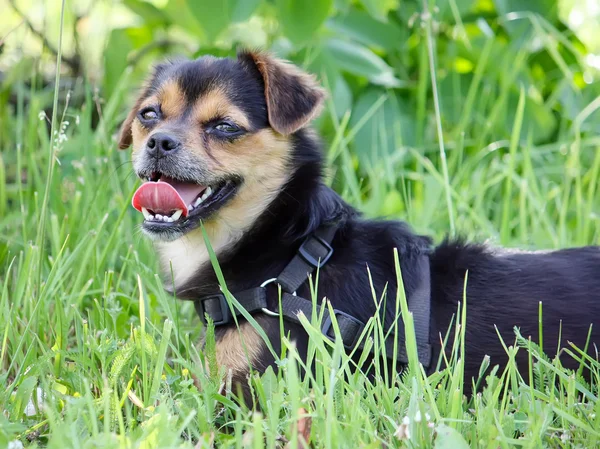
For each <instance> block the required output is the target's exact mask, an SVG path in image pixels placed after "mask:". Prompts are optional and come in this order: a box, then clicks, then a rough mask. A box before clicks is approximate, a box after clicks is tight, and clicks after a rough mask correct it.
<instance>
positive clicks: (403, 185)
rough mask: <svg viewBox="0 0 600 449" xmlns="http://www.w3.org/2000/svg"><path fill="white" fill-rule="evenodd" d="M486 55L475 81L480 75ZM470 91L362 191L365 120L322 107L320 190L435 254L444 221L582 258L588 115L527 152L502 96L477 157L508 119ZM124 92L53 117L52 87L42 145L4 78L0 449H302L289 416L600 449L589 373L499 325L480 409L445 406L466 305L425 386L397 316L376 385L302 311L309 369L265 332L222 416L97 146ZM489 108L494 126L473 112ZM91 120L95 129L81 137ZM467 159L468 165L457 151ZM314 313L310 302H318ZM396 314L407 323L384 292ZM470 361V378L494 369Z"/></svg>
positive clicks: (338, 436) (593, 237)
mask: <svg viewBox="0 0 600 449" xmlns="http://www.w3.org/2000/svg"><path fill="white" fill-rule="evenodd" d="M540 26H542V25H540ZM544 32H545V33H546V37H547V38H548V39H557V38H558V37H557V35H556V34H555V32H554V31H553V30H550V31H548V30H547V29H545V31H544ZM486 48H487V47H486ZM428 49H429V50H427V49H424V52H425V53H424V55H425V60H424V61H425V63H424V64H423V65H422V69H423V73H421V78H420V81H419V86H420V87H418V89H422V90H423V92H424V93H423V95H426V93H427V89H428V87H427V84H426V81H427V79H428V78H427V77H428V74H427V71H428V70H429V69H428V67H427V60H428V59H427V58H429V61H433V56H434V55H433V53H431V52H432V51H433V46H430V47H428ZM428 51H429V55H428V53H427V52H428ZM486 55H488V53H484V54H483V55H482V58H481V59H480V61H479V63H478V64H480V65H478V67H476V71H475V74H476V75H477V73H481V70H483V66H485V65H486V64H489V63H490V61H489V59H488V57H489V56H486ZM59 62H60V57H59ZM518 63H519V58H518V57H517V59H516V61H515V65H518ZM57 73H58V72H57ZM510 75H511V74H510V73H508V76H509V79H510ZM564 76H565V77H566V76H567V74H565V75H564ZM423 80H425V81H423ZM432 81H433V82H434V84H433V87H435V78H433V79H432ZM480 81H481V79H480V77H478V76H475V77H474V78H473V81H472V83H471V85H470V87H469V90H468V92H467V93H466V101H465V107H464V109H463V111H462V114H461V116H460V119H459V121H458V123H459V124H458V125H457V126H456V128H454V129H444V127H443V126H442V121H443V117H441V116H440V113H439V109H437V110H438V113H437V114H435V115H433V120H434V123H435V126H436V128H437V129H438V137H439V142H440V144H441V142H442V138H444V139H445V143H444V145H442V146H438V145H431V144H423V146H422V147H419V148H410V147H406V146H402V145H400V146H399V147H398V149H397V152H395V153H394V155H393V156H392V157H391V158H390V159H389V160H385V161H382V164H381V166H374V167H371V168H370V169H369V170H370V172H369V174H368V177H367V179H363V178H361V176H360V175H359V174H358V172H357V170H356V169H355V159H354V155H353V153H352V151H351V150H350V147H349V143H350V141H351V140H352V138H353V136H355V135H356V133H357V132H358V130H359V128H360V126H363V125H364V123H366V121H367V118H365V119H364V120H361V121H358V122H357V123H356V125H354V126H351V125H350V121H349V118H350V114H351V113H349V114H346V115H344V116H342V118H341V119H340V120H338V119H337V118H336V117H337V115H336V114H335V113H334V111H335V110H334V109H333V108H334V107H335V105H334V104H331V105H330V108H329V111H328V112H329V114H330V117H331V118H332V122H333V123H334V133H333V135H332V136H331V139H330V140H329V141H330V142H331V143H330V145H329V147H328V148H327V149H326V154H327V156H328V162H329V164H330V165H331V168H332V171H331V173H330V176H329V177H328V180H329V182H331V183H332V184H333V185H335V186H336V188H338V189H339V190H340V192H341V193H342V195H343V196H344V197H345V198H346V199H348V200H349V201H350V202H351V203H353V204H355V205H356V206H357V207H358V208H360V209H361V210H363V211H364V212H365V213H366V214H367V215H369V216H375V215H381V214H385V213H387V211H389V210H390V208H389V204H390V201H392V202H393V201H395V199H397V198H398V197H399V198H400V200H401V203H402V205H403V206H402V217H398V216H397V217H396V218H407V219H408V220H409V221H410V222H411V224H413V226H414V227H415V228H416V229H417V230H418V231H420V232H427V233H431V234H433V235H434V236H435V237H436V238H438V239H439V238H441V237H442V236H443V235H445V234H446V233H447V232H448V231H449V230H450V229H452V227H453V226H454V227H455V229H456V231H457V233H460V234H463V235H466V236H467V237H470V238H477V239H483V238H491V239H492V240H494V241H495V242H496V243H502V244H505V245H514V246H520V247H538V248H556V247H563V246H569V245H580V244H588V243H598V233H599V230H600V221H599V219H598V214H599V211H598V204H600V194H599V192H598V188H597V186H598V182H599V181H600V175H599V170H600V156H599V155H600V151H599V144H600V140H599V139H598V138H597V137H589V136H587V135H584V134H582V133H581V124H582V122H583V121H585V119H586V117H588V116H589V114H590V113H591V112H593V110H595V109H597V108H598V106H599V105H598V104H597V102H594V103H593V104H590V105H589V108H588V109H586V110H584V111H582V113H581V115H580V117H579V120H578V121H577V122H576V123H575V125H574V129H565V130H563V131H562V132H561V133H560V135H559V136H557V139H556V142H555V143H552V144H549V145H544V146H536V145H534V144H533V143H532V142H531V141H530V140H529V139H527V138H526V137H525V138H523V136H522V135H521V133H520V130H521V129H522V125H523V123H522V121H523V110H524V108H525V103H524V102H523V101H520V102H519V105H518V107H517V113H516V115H515V121H514V126H513V130H514V131H513V136H512V138H511V139H510V141H506V142H505V141H497V142H489V141H488V136H489V126H492V124H493V122H494V121H496V120H499V119H500V118H503V114H506V113H507V112H506V108H505V101H506V98H505V91H504V90H503V89H504V88H505V87H504V86H501V88H500V90H499V91H498V92H497V95H496V96H491V97H490V96H488V97H486V98H483V97H485V95H484V94H485V92H483V89H484V88H483V86H482V85H481V83H480ZM134 82H135V81H134V80H131V79H129V75H128V74H127V73H126V74H124V76H123V78H122V80H121V83H120V85H119V86H118V88H117V89H116V91H115V93H114V94H113V96H112V97H111V98H109V99H107V101H106V103H102V102H100V101H99V100H98V98H97V96H96V95H95V93H94V92H93V91H92V89H91V88H90V87H86V88H85V89H86V90H85V95H84V101H83V103H82V104H80V105H76V106H68V107H67V108H64V109H63V110H59V108H58V104H63V105H64V103H65V102H64V100H65V99H66V98H67V97H68V92H66V91H65V90H62V89H61V88H60V86H59V84H58V83H57V84H56V86H55V88H54V91H53V94H54V99H55V101H54V108H53V112H52V118H51V119H50V123H51V130H57V131H58V134H59V136H58V137H57V138H58V141H59V142H60V146H59V147H56V143H55V140H54V139H55V135H54V133H52V132H51V133H50V136H49V135H48V124H47V118H45V117H44V116H42V120H40V116H39V112H40V105H41V104H43V97H44V95H46V92H44V91H43V90H42V89H37V88H36V87H35V84H33V86H34V87H31V88H27V87H26V85H25V84H23V83H20V82H17V83H15V91H16V92H17V98H16V106H15V108H14V111H15V112H14V114H12V115H10V116H8V121H7V122H5V123H2V124H0V127H1V132H2V141H1V142H2V148H1V156H2V157H1V159H0V182H1V184H0V211H3V214H2V216H1V217H0V282H1V289H0V314H1V316H2V318H1V319H0V386H1V388H0V409H1V410H2V413H1V414H0V447H6V446H8V444H9V443H11V444H12V446H11V447H19V446H18V445H17V443H16V442H17V441H18V442H21V443H23V444H24V445H26V446H35V445H38V446H48V447H57V448H59V447H60V448H61V449H62V448H70V447H72V448H80V447H94V446H102V447H115V448H116V447H199V448H200V447H207V448H208V447H213V445H218V446H219V447H237V448H239V447H263V446H267V447H281V446H284V445H286V444H287V445H289V446H288V447H302V445H303V443H302V442H299V441H300V440H299V438H298V434H299V423H301V422H303V421H304V422H305V421H306V420H307V419H310V420H311V423H312V428H311V429H312V430H311V439H310V442H311V444H312V445H313V446H314V447H327V448H337V447H348V448H355V447H383V446H391V447H415V448H425V447H435V448H444V447H452V448H462V447H485V448H488V447H489V448H497V447H502V448H507V447H528V448H534V447H589V448H591V447H599V446H600V431H599V430H598V429H600V402H599V401H598V398H597V395H598V385H599V383H600V380H599V375H600V365H599V364H598V362H597V361H595V360H592V359H591V358H589V356H587V355H586V354H585V353H583V352H582V351H581V349H583V348H571V349H570V352H571V353H572V354H573V356H575V357H577V358H578V359H580V360H581V366H582V369H583V368H584V367H586V368H589V369H591V371H592V382H591V384H588V383H587V382H586V381H585V380H583V379H582V378H581V377H580V374H581V372H577V373H572V372H569V371H567V370H565V369H564V368H562V367H561V365H560V362H559V361H558V359H557V358H556V357H555V354H543V353H541V351H540V350H539V347H538V346H537V345H536V344H535V343H534V342H532V341H530V340H528V339H524V338H523V337H521V336H520V335H519V334H518V330H516V332H515V340H514V341H500V339H499V341H498V344H499V345H503V346H504V348H505V350H506V352H507V354H508V356H509V360H511V362H510V363H509V365H508V366H507V367H506V368H505V369H503V370H498V369H497V368H494V369H493V370H492V374H491V375H489V376H486V377H482V378H481V379H479V380H476V382H478V384H479V385H481V386H482V387H483V390H482V392H481V393H480V394H477V395H475V396H473V397H465V396H463V394H462V392H463V390H464V387H465V386H464V385H463V379H462V373H463V357H464V345H463V342H464V332H465V325H466V316H467V314H468V313H469V312H468V310H469V298H467V297H465V298H464V300H463V301H462V302H461V306H460V308H459V309H458V310H457V314H456V317H455V320H454V323H455V325H454V326H453V328H452V329H450V331H449V334H448V335H442V336H441V338H442V339H443V340H444V345H445V346H446V347H447V348H449V349H450V351H449V353H450V354H451V356H450V358H449V359H446V358H444V359H441V360H438V361H436V363H437V365H438V367H439V371H438V372H436V373H435V374H432V375H431V376H429V377H427V376H426V375H425V374H424V372H423V370H422V368H421V367H420V366H419V365H418V363H417V362H416V353H415V340H414V334H413V333H412V325H411V318H410V315H409V314H406V313H404V316H405V323H406V333H407V334H406V336H407V347H408V351H409V355H410V356H411V357H410V358H411V363H410V365H409V366H408V368H407V370H406V371H405V372H404V373H402V374H399V375H398V376H393V377H391V378H390V377H389V376H388V373H387V370H386V369H385V367H384V366H380V365H379V361H377V360H376V362H375V363H376V365H375V366H374V372H375V373H377V374H376V377H375V379H371V378H367V377H365V376H364V375H363V374H361V372H360V371H357V370H355V369H353V367H354V365H353V362H352V359H351V358H350V356H349V355H348V354H346V353H344V351H343V348H342V346H341V344H340V343H339V342H338V343H333V342H331V341H329V340H328V339H326V338H324V337H323V336H322V335H321V333H320V330H319V329H320V327H319V325H318V323H319V319H320V317H319V316H318V315H316V316H314V317H305V319H303V324H304V325H305V327H306V330H307V332H308V333H309V334H310V336H311V339H310V347H309V351H308V353H309V357H308V359H307V360H302V359H300V357H299V356H298V353H297V352H296V349H295V347H294V345H293V342H291V341H289V340H288V339H287V338H286V336H285V335H282V341H283V347H284V353H285V355H286V356H287V357H286V358H285V359H282V360H281V361H280V362H279V367H280V370H279V372H277V373H275V372H274V371H272V370H269V371H267V373H266V374H264V375H263V376H258V375H256V374H253V375H252V376H251V377H250V378H249V380H248V381H249V382H250V384H251V386H252V388H253V391H254V393H255V397H256V404H240V403H238V402H236V401H235V396H236V394H237V392H236V391H235V388H234V387H233V386H232V385H231V381H230V379H229V378H228V377H227V373H220V374H225V377H224V378H222V377H221V376H220V375H219V373H218V372H215V370H214V369H212V370H208V371H205V369H204V366H205V363H204V362H205V361H207V362H208V363H207V365H208V366H213V367H214V364H213V363H211V361H214V348H213V346H212V345H211V344H210V341H211V340H210V338H211V335H212V334H211V329H210V328H209V329H208V331H207V342H208V344H207V350H206V352H205V353H203V352H201V351H200V350H199V349H198V347H197V344H198V341H199V340H200V337H201V334H202V332H203V329H202V326H201V325H200V323H199V321H198V318H197V317H196V316H195V312H194V310H193V307H192V306H191V305H190V304H188V303H183V302H180V301H178V300H176V299H175V298H173V297H171V296H169V295H168V294H166V293H165V292H164V290H163V289H162V286H161V282H160V279H159V278H158V276H157V265H156V262H155V257H154V255H153V252H152V250H151V248H150V246H149V243H148V242H147V241H145V240H144V239H143V238H142V237H141V234H140V233H139V231H138V224H139V217H138V216H137V215H136V214H135V213H134V212H133V210H132V209H131V207H130V198H131V194H132V192H133V191H134V189H135V188H136V185H137V180H136V179H135V177H134V176H133V174H132V167H131V163H130V161H129V155H128V154H127V153H126V152H117V151H115V143H114V140H113V139H112V134H113V132H114V131H115V130H116V128H117V126H118V122H119V119H120V112H121V111H123V110H125V107H126V106H125V100H124V96H125V95H124V94H125V92H127V91H128V90H129V89H130V88H131V87H132V86H133V84H134ZM27 89H28V90H27ZM25 93H27V98H28V100H27V104H25V97H26V95H25ZM423 98H425V97H423ZM521 98H523V97H521ZM59 99H60V100H62V101H61V102H58V100H59ZM385 101H386V98H385V97H382V99H381V100H380V101H378V102H377V103H376V104H374V106H373V108H372V109H371V110H369V112H368V114H374V113H376V111H377V110H378V108H380V107H381V106H382V105H383V104H384V103H385ZM423 101H425V100H423ZM484 102H486V103H484ZM436 106H439V105H437V104H436ZM487 110H491V111H492V114H491V116H487V115H486V116H485V117H484V116H483V114H484V111H487ZM94 111H99V113H100V124H99V125H98V126H92V125H93V113H94ZM420 111H421V112H420V113H418V117H419V122H418V127H419V128H420V129H422V130H424V129H426V128H427V127H428V126H429V124H430V122H429V120H430V119H431V115H430V114H429V113H428V111H427V109H426V105H425V103H423V105H422V109H420ZM59 117H62V119H60V121H59ZM480 123H487V124H488V126H487V127H486V126H480ZM381 132H382V133H385V132H390V131H389V130H386V129H383V130H382V131H381ZM477 146H479V147H478V148H480V151H477V152H474V151H467V150H466V148H467V147H477ZM49 149H50V150H49ZM565 149H567V150H568V151H566V152H565ZM440 151H441V153H440ZM565 153H566V154H565ZM446 154H447V156H448V157H447V160H446V161H445V162H444V163H442V162H441V161H442V160H445V159H444V158H445V155H446ZM440 155H444V156H440ZM55 158H56V159H55ZM55 161H56V162H57V163H56V165H55ZM390 173H392V174H394V177H393V178H390ZM444 202H445V203H446V204H447V207H444V206H442V205H443V204H444ZM450 206H452V207H450ZM452 223H454V225H452ZM215 269H217V270H218V266H217V265H215ZM397 269H398V273H399V272H400V269H401V267H397ZM222 281H223V282H224V284H223V286H224V287H225V284H226V279H224V280H222ZM315 281H316V280H315ZM466 281H467V282H468V280H466ZM230 300H231V301H232V303H233V305H234V306H235V298H233V297H230ZM314 300H315V301H317V302H318V303H319V304H320V300H321V298H318V297H315V298H314ZM373 300H374V301H376V302H378V301H380V300H381V298H377V297H374V298H373ZM399 301H400V303H399V304H398V306H399V310H404V312H406V303H405V299H404V298H403V296H402V295H399ZM542 313H543V308H541V309H540V314H542ZM247 318H249V319H251V317H250V316H248V317H247ZM254 324H256V323H254ZM334 328H335V326H334ZM540 332H543V330H542V329H541V330H540ZM383 337H384V332H383V330H382V329H381V328H380V326H379V323H378V321H377V320H373V321H372V322H371V323H369V327H368V329H367V330H366V332H365V334H364V335H363V338H364V339H366V340H367V341H370V343H368V345H375V347H376V348H377V347H379V348H382V346H383V345H382V338H383ZM541 338H542V337H540V339H541ZM368 345H367V347H368ZM518 351H527V352H528V354H529V356H530V360H531V364H530V366H529V371H528V375H526V376H524V377H522V375H521V374H519V373H518V372H517V371H516V367H515V364H514V362H513V361H514V356H515V354H516V353H517V352H518ZM481 363H482V372H484V371H485V368H486V367H487V366H488V365H489V364H490V363H491V364H492V365H493V364H494V360H491V361H490V360H488V359H485V360H482V361H481ZM580 371H581V370H580ZM302 373H305V374H302ZM256 405H259V406H260V410H261V411H260V412H257V411H255V410H256V407H255V406H256Z"/></svg>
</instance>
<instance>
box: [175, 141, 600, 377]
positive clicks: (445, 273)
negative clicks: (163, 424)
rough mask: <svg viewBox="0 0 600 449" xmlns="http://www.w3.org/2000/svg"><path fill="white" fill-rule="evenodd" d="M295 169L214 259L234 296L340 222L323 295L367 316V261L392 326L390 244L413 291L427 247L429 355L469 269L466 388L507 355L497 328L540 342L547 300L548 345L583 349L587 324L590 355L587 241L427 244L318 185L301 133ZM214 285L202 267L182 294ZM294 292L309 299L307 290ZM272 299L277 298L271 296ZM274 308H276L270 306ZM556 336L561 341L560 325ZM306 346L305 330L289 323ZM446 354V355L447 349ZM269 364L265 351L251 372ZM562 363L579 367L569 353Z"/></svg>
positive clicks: (597, 318)
mask: <svg viewBox="0 0 600 449" xmlns="http://www.w3.org/2000/svg"><path fill="white" fill-rule="evenodd" d="M294 151H295V153H294V156H295V157H294V159H293V164H294V168H295V175H294V177H293V178H292V179H291V181H290V182H289V183H288V184H287V185H286V187H285V188H284V189H283V190H282V192H281V193H280V195H279V196H278V197H277V199H276V200H275V201H274V202H273V204H272V205H271V207H270V208H269V209H268V210H267V211H266V212H265V213H264V215H263V216H262V217H261V218H260V220H259V222H258V223H257V224H256V225H255V226H254V228H253V229H252V230H251V231H250V232H249V233H248V234H247V235H246V236H245V237H244V238H243V239H242V241H241V242H240V243H239V244H238V245H237V246H236V247H235V248H234V249H233V250H232V251H230V252H229V253H228V254H226V255H223V256H222V257H220V258H219V262H220V266H221V269H222V270H223V273H224V276H225V279H226V281H227V285H228V288H229V289H230V291H232V292H236V291H241V290H245V289H248V288H252V287H256V286H258V285H259V284H260V283H261V282H262V281H263V280H266V279H269V278H272V277H275V276H277V275H278V274H279V272H281V270H282V269H283V268H284V266H285V265H286V264H287V263H288V262H289V261H290V259H291V258H292V257H293V255H294V253H295V252H296V250H297V248H298V246H299V245H300V243H301V242H302V241H303V238H304V237H305V236H306V235H307V234H309V233H311V232H312V231H314V230H316V229H317V228H318V227H319V225H321V224H322V223H325V222H330V221H337V222H342V223H343V225H342V227H341V228H340V230H339V231H338V234H337V235H336V237H335V239H334V241H333V244H332V246H333V248H334V251H335V252H334V255H333V256H332V258H331V259H330V260H329V262H328V263H327V265H326V266H325V267H324V268H323V269H322V270H321V272H320V274H319V297H323V296H326V297H327V298H329V299H330V300H331V302H332V304H333V306H334V307H335V308H338V309H341V310H343V311H346V312H348V313H351V314H353V315H354V316H356V317H358V318H360V319H362V320H365V321H366V320H367V319H368V318H369V317H371V316H373V314H374V313H375V306H374V303H373V299H372V293H371V290H370V284H369V279H368V274H367V267H369V270H370V272H371V276H372V279H373V284H374V286H375V290H376V292H377V294H378V295H381V293H382V292H383V290H384V288H385V287H386V285H387V292H388V294H387V304H388V316H387V317H388V322H389V318H390V317H393V316H394V304H395V292H396V282H395V279H396V274H395V268H394V260H393V249H394V248H397V249H398V252H399V255H400V265H401V267H402V270H403V271H402V276H403V280H404V285H405V289H406V293H407V295H410V294H411V293H412V292H413V291H414V288H415V285H414V284H415V282H416V280H417V279H418V273H416V272H415V271H414V269H415V264H414V263H412V261H414V259H415V257H417V256H418V255H420V254H423V253H428V252H430V260H431V288H432V317H431V324H432V329H431V342H432V344H433V345H434V348H435V349H434V356H435V359H434V360H437V356H438V355H439V353H440V349H441V345H440V334H441V335H442V337H443V336H444V335H445V334H446V332H447V330H448V327H449V325H450V322H451V319H452V316H453V314H455V313H456V311H457V304H458V302H459V301H462V300H463V289H464V283H465V275H466V273H467V271H468V283H467V289H466V298H467V328H466V360H465V377H466V380H467V386H468V385H470V379H471V378H472V377H475V378H477V376H478V371H479V367H480V365H481V362H482V360H483V358H484V356H486V355H488V356H490V359H491V366H493V365H495V364H500V365H502V364H504V363H506V361H507V356H506V354H505V351H504V349H503V347H502V345H501V343H500V341H499V339H498V336H497V333H496V330H495V328H494V325H495V326H497V327H498V330H499V332H500V333H501V335H502V337H503V339H504V340H505V342H506V343H507V344H512V343H513V342H514V339H515V334H514V331H513V327H514V326H519V327H520V328H521V332H522V334H523V336H525V337H529V336H531V337H532V340H533V341H537V340H538V302H539V301H542V302H543V330H544V349H545V350H546V351H547V353H548V354H550V355H553V354H555V353H556V351H557V348H558V347H559V346H560V347H565V346H567V342H573V343H574V344H576V345H577V346H578V347H580V348H584V346H585V341H586V337H587V333H588V329H589V325H590V324H592V323H593V324H595V325H596V328H595V329H594V331H593V333H592V345H590V351H589V352H590V353H591V354H592V355H594V357H595V351H596V348H595V346H594V344H597V343H599V342H600V332H598V330H597V327H598V325H599V324H600V276H599V275H600V249H599V248H597V247H586V248H579V249H566V250H562V251H555V252H534V253H525V252H514V251H507V250H502V249H495V248H489V247H487V246H485V245H474V244H467V243H464V242H461V241H446V242H444V243H442V244H441V245H440V246H438V247H437V248H432V246H431V240H430V239H429V238H427V237H423V236H419V235H415V234H414V233H413V232H412V231H411V230H410V229H409V227H408V226H407V225H406V224H405V223H402V222H397V221H375V220H365V219H363V218H361V217H360V216H359V214H358V213H357V212H356V211H355V210H354V209H353V208H352V207H350V206H349V205H348V204H346V203H345V202H344V201H343V200H342V199H341V198H340V197H339V196H338V195H337V194H336V193H335V192H334V191H332V190H331V189H330V188H328V187H326V186H324V185H323V184H322V182H321V162H320V159H321V158H320V154H321V152H320V148H319V147H318V145H317V144H316V143H315V142H314V141H313V140H311V139H310V138H308V137H307V136H306V135H305V133H304V132H299V133H297V134H296V135H295V146H294ZM218 290H219V288H218V282H217V280H216V277H215V275H214V273H213V271H212V268H211V267H209V266H206V267H203V268H202V269H201V270H199V272H198V275H197V277H196V280H194V281H192V282H190V283H188V285H186V286H185V288H184V289H183V290H181V291H180V292H178V296H179V297H181V298H188V299H194V298H197V297H199V296H203V295H206V294H209V293H213V292H217V291H218ZM298 294H299V295H303V296H304V297H310V292H309V290H308V286H304V287H302V288H301V289H300V290H299V292H298ZM274 296H276V295H274ZM273 306H275V304H273ZM257 318H258V321H259V323H261V325H262V326H263V328H264V329H265V330H266V331H267V333H268V335H269V336H270V338H271V341H272V343H273V344H274V348H275V350H276V351H278V350H279V324H278V319H277V318H271V317H267V316H257ZM561 322H562V339H561V344H560V345H559V343H558V335H559V332H560V329H559V328H560V324H561ZM290 330H291V331H292V335H293V337H294V338H297V340H298V342H299V348H300V349H301V350H302V348H303V347H304V345H305V344H306V341H305V337H304V332H303V330H302V329H301V328H299V327H298V326H295V325H290ZM448 356H449V355H448ZM517 361H518V363H519V366H520V368H522V369H523V370H524V371H523V373H524V374H526V369H527V356H526V353H525V351H520V356H519V357H518V360H517ZM272 362H273V360H272V358H271V356H270V354H269V353H268V352H267V350H266V349H265V351H264V354H263V358H262V360H261V363H260V364H259V366H256V367H255V368H257V369H259V370H260V369H264V368H265V367H266V366H267V365H269V364H271V363H272ZM563 362H564V364H565V365H566V366H567V367H569V368H573V369H576V368H577V364H576V363H575V361H574V360H573V359H571V358H567V357H565V358H564V360H563Z"/></svg>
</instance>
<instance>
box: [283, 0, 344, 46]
mask: <svg viewBox="0 0 600 449" xmlns="http://www.w3.org/2000/svg"><path fill="white" fill-rule="evenodd" d="M276 5H277V11H278V17H279V20H280V22H281V25H282V26H283V30H284V33H285V35H286V36H287V37H288V38H289V39H290V40H291V41H292V42H294V43H296V44H305V43H306V42H308V41H309V40H311V39H312V38H313V36H314V34H315V32H316V31H317V30H318V29H319V27H320V26H321V25H322V24H323V22H324V21H325V19H326V18H327V16H328V14H329V12H330V10H331V7H332V5H333V0H276Z"/></svg>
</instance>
